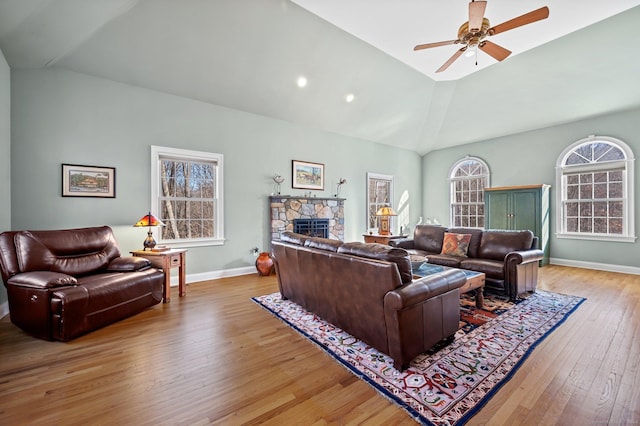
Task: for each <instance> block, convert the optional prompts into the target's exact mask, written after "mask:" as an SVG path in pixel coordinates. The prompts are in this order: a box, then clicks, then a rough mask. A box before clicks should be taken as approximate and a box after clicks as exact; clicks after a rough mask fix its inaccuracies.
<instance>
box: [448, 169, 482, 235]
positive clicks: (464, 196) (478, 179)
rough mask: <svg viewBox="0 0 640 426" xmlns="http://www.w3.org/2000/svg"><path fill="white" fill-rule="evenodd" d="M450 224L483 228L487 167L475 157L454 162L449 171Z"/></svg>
mask: <svg viewBox="0 0 640 426" xmlns="http://www.w3.org/2000/svg"><path fill="white" fill-rule="evenodd" d="M449 181H450V182H451V218H450V223H451V226H465V227H470V228H484V188H485V187H488V186H489V167H488V166H487V164H486V163H485V162H484V161H482V160H481V159H479V158H476V157H465V158H463V159H462V160H460V161H458V162H456V163H455V164H454V165H453V167H451V172H449Z"/></svg>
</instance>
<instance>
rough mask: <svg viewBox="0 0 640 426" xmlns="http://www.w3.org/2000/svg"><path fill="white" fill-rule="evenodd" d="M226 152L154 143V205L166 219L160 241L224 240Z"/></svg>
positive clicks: (192, 243)
mask: <svg viewBox="0 0 640 426" xmlns="http://www.w3.org/2000/svg"><path fill="white" fill-rule="evenodd" d="M222 176H223V155H222V154H215V153H210V152H202V151H191V150H185V149H177V148H167V147H160V146H152V147H151V182H152V184H151V208H152V211H153V212H155V213H157V215H158V217H159V219H160V220H161V221H162V222H163V223H164V226H163V227H160V228H159V230H158V231H159V232H158V235H159V238H158V240H159V243H165V244H167V243H169V244H170V243H177V244H178V243H179V244H180V245H181V246H197V245H220V244H223V243H224V216H223V212H224V210H223V202H222V201H223V197H222V188H223V186H222Z"/></svg>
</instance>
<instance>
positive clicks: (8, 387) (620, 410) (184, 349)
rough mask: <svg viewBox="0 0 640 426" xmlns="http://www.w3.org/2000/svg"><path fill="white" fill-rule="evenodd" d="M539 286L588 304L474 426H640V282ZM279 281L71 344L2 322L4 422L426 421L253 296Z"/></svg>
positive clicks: (211, 296)
mask: <svg viewBox="0 0 640 426" xmlns="http://www.w3.org/2000/svg"><path fill="white" fill-rule="evenodd" d="M538 287H539V288H541V289H547V290H551V291H555V292H561V293H568V294H574V295H579V296H583V297H586V298H587V301H586V302H585V303H583V304H582V306H581V307H580V308H579V309H578V310H577V311H576V312H575V313H574V314H573V315H571V316H570V317H569V319H568V320H567V321H566V322H565V323H564V324H562V325H561V326H560V327H559V328H558V329H557V330H555V331H554V332H553V333H552V334H551V335H550V336H549V337H548V338H547V339H546V340H544V341H543V342H542V343H541V344H540V345H539V346H538V347H537V348H536V349H535V350H534V352H533V353H532V355H531V356H530V357H529V358H528V359H527V361H526V362H525V363H524V364H523V365H522V367H521V368H520V369H519V370H518V372H517V373H516V374H515V375H514V377H513V378H512V379H511V380H510V381H509V382H508V383H506V384H505V385H504V386H503V387H502V389H500V390H499V391H498V392H497V393H496V395H495V396H494V397H493V398H492V399H491V400H490V401H489V402H488V403H487V405H486V406H485V407H484V408H483V409H482V410H481V411H480V412H479V413H478V414H477V415H476V416H474V417H473V418H472V419H471V421H470V422H469V423H468V424H470V425H480V424H489V425H501V424H505V425H513V424H523V425H538V424H547V425H552V424H558V425H604V424H611V425H634V424H635V425H637V424H640V276H638V275H626V274H616V273H608V272H600V271H592V270H586V269H577V268H569V267H562V266H555V265H550V266H546V267H544V268H542V269H541V270H540V278H539V285H538ZM275 291H277V283H276V278H275V277H274V276H272V277H259V276H257V274H256V275H246V276H241V277H234V278H225V279H221V280H215V281H208V282H202V283H195V284H191V285H189V286H188V291H187V296H186V297H184V298H178V297H174V298H172V301H171V303H169V304H165V305H162V304H160V305H156V306H155V307H153V308H151V309H149V310H147V311H145V312H143V313H141V314H139V315H136V316H134V317H132V318H129V319H126V320H124V321H120V322H118V323H116V324H113V325H111V326H108V327H106V328H103V329H101V330H98V331H95V332H93V333H90V334H88V335H86V336H83V337H80V338H78V339H76V340H74V341H71V342H68V343H61V342H48V341H43V340H38V339H35V338H32V337H30V336H28V335H25V334H24V333H23V332H22V331H21V330H19V329H18V328H17V327H15V326H14V325H13V324H11V323H10V321H9V317H5V318H4V319H2V320H1V321H0V424H3V425H18V424H30V425H52V424H55V425H86V424H105V425H111V424H119V425H129V424H136V425H151V424H153V425H207V424H233V425H235V424H273V425H284V424H286V425H289V424H294V425H321V424H372V425H377V424H385V425H392V424H414V421H413V420H412V419H411V418H410V417H409V416H408V415H407V414H406V413H405V412H404V411H403V410H401V409H400V408H398V407H396V406H395V405H394V404H393V403H391V402H389V401H388V400H386V399H385V398H383V397H382V396H380V395H379V394H378V393H377V392H376V391H375V390H373V388H371V387H370V386H369V385H367V384H366V383H364V382H363V381H361V380H359V379H357V378H355V376H353V375H352V374H351V373H349V372H348V371H347V370H346V369H345V368H343V367H342V366H340V365H339V364H338V363H337V362H336V361H334V360H333V359H332V358H330V357H329V356H328V355H326V354H324V353H323V352H322V351H321V350H319V349H318V348H317V347H315V346H314V345H313V344H311V343H310V342H309V341H307V340H306V339H304V338H302V337H300V336H299V335H298V334H297V333H296V332H295V331H293V330H291V329H290V328H289V327H288V326H286V325H284V324H283V323H282V322H281V321H279V320H278V319H276V318H275V317H273V316H272V315H271V314H269V313H268V312H266V311H265V310H264V309H262V308H261V307H259V306H258V305H256V304H255V303H253V302H251V301H250V298H251V297H252V296H257V295H261V294H267V293H272V292H275Z"/></svg>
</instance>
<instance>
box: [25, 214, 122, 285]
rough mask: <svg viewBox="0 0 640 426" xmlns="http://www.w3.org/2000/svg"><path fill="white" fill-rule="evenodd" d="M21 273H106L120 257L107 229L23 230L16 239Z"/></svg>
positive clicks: (111, 234) (112, 237)
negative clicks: (109, 266) (104, 271)
mask: <svg viewBox="0 0 640 426" xmlns="http://www.w3.org/2000/svg"><path fill="white" fill-rule="evenodd" d="M14 242H15V246H16V254H17V259H18V264H19V266H20V271H21V272H29V271H52V272H61V273H64V274H69V275H73V276H78V275H84V274H90V273H94V272H96V271H100V270H104V269H106V268H107V265H109V263H110V262H111V261H112V260H113V259H115V258H116V257H119V256H120V250H119V248H118V245H117V243H116V241H115V237H114V236H113V232H112V231H111V228H109V227H108V226H103V227H95V228H81V229H67V230H60V231H22V232H18V233H17V234H16V235H15V237H14Z"/></svg>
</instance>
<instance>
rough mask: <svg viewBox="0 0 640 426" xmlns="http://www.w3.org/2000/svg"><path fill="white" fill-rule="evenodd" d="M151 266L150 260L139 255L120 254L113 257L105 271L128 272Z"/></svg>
mask: <svg viewBox="0 0 640 426" xmlns="http://www.w3.org/2000/svg"><path fill="white" fill-rule="evenodd" d="M150 267H151V261H150V260H149V259H145V258H144V257H139V256H122V257H118V258H116V259H113V260H112V261H111V263H109V266H108V267H107V271H113V272H130V271H142V270H145V269H147V268H150Z"/></svg>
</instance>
